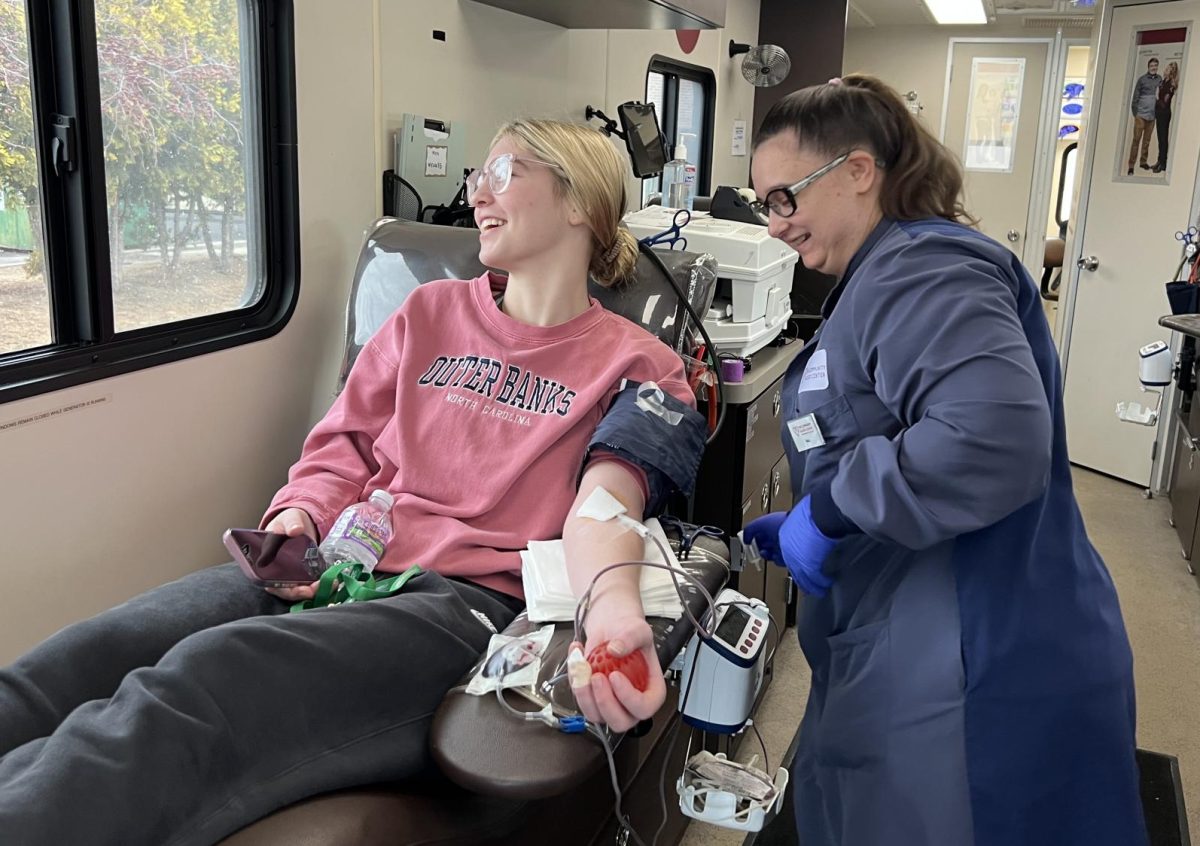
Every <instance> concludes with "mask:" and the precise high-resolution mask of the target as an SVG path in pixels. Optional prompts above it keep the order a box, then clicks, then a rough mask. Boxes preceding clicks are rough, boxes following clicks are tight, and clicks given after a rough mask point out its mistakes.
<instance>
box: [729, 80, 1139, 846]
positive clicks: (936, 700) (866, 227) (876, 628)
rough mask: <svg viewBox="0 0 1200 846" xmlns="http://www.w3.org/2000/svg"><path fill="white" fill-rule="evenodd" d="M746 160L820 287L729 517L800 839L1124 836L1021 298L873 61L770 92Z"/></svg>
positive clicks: (876, 843) (1113, 845)
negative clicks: (827, 287) (769, 605)
mask: <svg viewBox="0 0 1200 846" xmlns="http://www.w3.org/2000/svg"><path fill="white" fill-rule="evenodd" d="M752 175H753V180H754V188H755V192H756V193H757V195H758V197H759V198H760V201H761V205H760V208H761V211H762V212H763V213H765V214H767V215H768V218H769V228H770V232H771V234H772V235H774V236H775V237H777V238H781V239H782V240H784V241H786V242H787V243H788V244H790V245H791V246H792V247H793V248H794V249H795V250H796V251H797V252H798V253H799V254H800V257H801V259H802V260H803V262H804V264H805V266H806V267H809V268H812V269H814V270H818V271H821V272H823V273H827V274H830V275H832V276H834V277H836V278H837V280H838V281H837V285H836V287H835V288H834V290H833V292H832V293H831V294H830V295H829V298H828V300H827V301H826V302H825V304H824V306H823V309H822V317H823V318H824V319H823V322H822V323H821V326H820V328H819V329H818V330H817V333H816V335H815V336H814V337H813V339H812V340H811V341H810V342H809V343H808V344H807V345H806V346H805V348H804V350H803V351H802V352H801V353H800V355H799V356H798V357H797V359H796V360H795V363H794V364H793V365H792V366H791V369H790V370H789V372H788V374H787V377H786V380H785V383H784V395H785V406H784V408H785V414H784V425H783V428H782V437H783V441H784V445H785V447H786V450H787V454H788V459H789V461H790V463H791V474H792V489H793V490H794V491H795V492H796V501H795V504H794V507H793V508H792V510H791V511H789V512H776V513H773V514H769V515H767V516H765V517H761V518H759V519H758V520H755V521H753V522H752V523H750V524H749V526H747V527H746V530H745V533H744V534H745V536H746V538H747V539H748V540H755V541H756V542H757V543H758V545H759V547H760V548H761V549H762V550H763V551H764V553H765V554H766V555H767V557H769V558H771V559H772V560H774V561H775V562H777V563H779V564H782V565H784V566H786V567H787V568H788V570H789V571H790V572H791V574H792V577H793V578H794V580H795V581H796V584H797V585H798V586H799V588H800V590H801V591H802V592H803V595H802V597H801V600H800V607H799V612H798V614H797V629H798V631H799V637H800V643H801V646H802V648H803V650H804V654H805V656H806V657H807V659H808V662H809V664H810V665H811V667H812V691H811V693H810V695H809V701H808V706H807V709H806V711H805V714H804V719H803V722H802V723H801V728H800V745H799V750H798V752H797V754H796V758H795V762H794V764H793V767H792V783H793V784H794V785H795V799H796V823H797V826H798V828H799V834H800V844H801V846H1142V844H1145V842H1146V832H1145V825H1144V821H1143V816H1142V809H1141V804H1140V800H1139V796H1138V777H1137V768H1136V764H1135V761H1134V748H1135V746H1134V722H1135V721H1134V693H1133V662H1132V655H1131V653H1130V648H1129V642H1128V639H1127V637H1126V634H1125V627H1124V624H1123V622H1122V620H1121V611H1120V607H1119V606H1118V603H1117V595H1116V592H1115V590H1114V589H1113V584H1112V580H1111V579H1110V578H1109V574H1108V571H1107V570H1106V569H1105V566H1104V562H1103V561H1101V559H1100V556H1099V555H1097V553H1096V551H1095V549H1093V547H1092V545H1091V543H1090V542H1089V541H1088V538H1087V533H1086V531H1085V529H1084V525H1083V520H1082V518H1081V516H1080V513H1079V508H1078V506H1077V504H1076V502H1075V496H1074V493H1073V491H1072V487H1071V470H1070V466H1069V464H1068V459H1067V443H1066V434H1065V430H1064V425H1063V406H1062V393H1061V384H1062V378H1061V373H1060V370H1059V362H1058V358H1057V355H1056V353H1055V349H1054V344H1053V342H1052V340H1051V336H1050V330H1049V327H1048V326H1047V324H1046V319H1045V316H1044V315H1043V312H1042V307H1041V304H1040V302H1039V298H1038V291H1037V287H1036V286H1035V285H1034V283H1033V281H1032V279H1030V277H1029V275H1028V273H1026V271H1025V269H1024V268H1023V267H1022V266H1021V264H1020V263H1019V261H1018V260H1017V259H1016V257H1014V256H1013V254H1012V253H1011V252H1009V250H1007V249H1006V248H1005V247H1003V246H1001V245H1000V244H998V243H996V242H995V241H992V240H991V239H989V238H987V237H985V236H984V235H982V234H980V233H979V232H978V231H977V230H976V229H973V228H971V224H972V223H973V222H974V221H972V219H971V218H970V216H969V215H968V214H967V213H966V211H965V210H964V209H963V206H962V202H961V199H960V198H961V191H962V172H961V169H960V167H959V164H958V162H957V160H956V159H955V157H954V155H953V154H952V153H951V152H950V151H949V150H947V149H946V148H945V147H943V146H942V145H941V144H940V143H938V141H936V140H935V139H934V138H933V137H932V136H931V135H930V134H929V133H928V132H927V131H926V130H925V129H924V128H923V127H922V126H921V125H920V124H919V123H918V122H917V120H916V119H915V118H914V117H913V116H912V115H911V114H910V113H909V111H908V110H907V108H905V105H904V103H903V102H902V101H901V99H900V98H899V97H898V96H897V94H896V92H895V91H893V90H892V89H890V88H888V87H887V86H886V85H884V84H883V83H881V82H879V81H878V80H877V79H874V78H872V77H867V76H848V77H846V78H845V79H835V80H831V81H830V83H829V84H826V85H818V86H814V87H811V88H806V89H804V90H801V91H797V92H794V93H793V94H791V95H789V96H788V97H786V98H784V99H783V100H781V101H780V102H778V103H777V104H776V105H775V106H773V107H772V108H771V110H770V112H769V113H768V114H767V116H766V118H765V120H764V121H763V124H762V127H761V129H760V130H759V134H758V136H757V138H756V139H755V148H754V161H753V166H752Z"/></svg>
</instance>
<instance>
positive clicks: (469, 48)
mask: <svg viewBox="0 0 1200 846" xmlns="http://www.w3.org/2000/svg"><path fill="white" fill-rule="evenodd" d="M379 27H380V44H381V54H380V89H381V103H382V108H383V115H382V121H381V123H382V126H383V132H384V137H383V138H382V139H381V144H382V152H383V161H384V167H385V168H389V167H392V166H393V165H394V162H393V160H392V136H393V133H395V132H396V131H397V130H399V129H400V128H401V127H402V126H403V125H404V115H405V113H408V114H416V115H422V116H424V117H427V118H436V119H439V120H444V121H448V122H450V123H451V126H452V129H454V128H457V129H456V131H462V132H465V135H466V142H465V155H466V158H467V163H466V166H468V167H469V166H472V165H475V164H480V163H482V159H483V156H484V155H485V154H486V153H487V148H488V143H489V142H490V141H491V140H492V136H493V135H494V134H495V131H496V128H497V127H498V126H499V125H500V124H501V123H503V122H504V121H505V120H508V119H510V118H512V117H516V116H522V117H564V116H565V114H564V106H565V105H566V85H565V80H564V70H565V69H566V67H567V62H568V53H567V50H568V43H569V40H568V31H567V30H565V29H563V28H562V27H559V26H555V25H553V24H548V23H543V22H541V21H538V20H535V19H533V18H528V17H524V16H522V15H517V14H514V13H512V12H506V11H504V10H503V9H496V8H494V7H491V6H483V5H480V4H478V3H470V2H447V0H406V2H403V3H396V2H388V0H383V2H381V3H380V18H379ZM434 30H439V31H441V32H444V33H445V35H446V40H445V41H438V40H435V39H434V37H433V32H434Z"/></svg>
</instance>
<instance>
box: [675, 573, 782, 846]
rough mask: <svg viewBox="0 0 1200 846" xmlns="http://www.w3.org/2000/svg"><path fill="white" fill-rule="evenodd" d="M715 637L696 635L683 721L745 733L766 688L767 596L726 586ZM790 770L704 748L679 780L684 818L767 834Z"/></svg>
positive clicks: (687, 667)
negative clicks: (772, 771) (765, 828)
mask: <svg viewBox="0 0 1200 846" xmlns="http://www.w3.org/2000/svg"><path fill="white" fill-rule="evenodd" d="M713 611H714V613H713V619H712V621H711V623H710V624H709V626H708V629H709V631H710V632H712V635H711V637H707V638H703V637H701V636H700V635H699V634H694V635H692V639H691V641H690V642H689V643H688V648H687V655H686V657H685V659H684V667H683V678H682V680H681V681H680V689H681V690H682V691H683V693H682V694H681V696H680V700H679V711H680V714H681V715H682V719H683V721H684V722H685V723H687V724H688V725H690V726H694V727H696V728H700V729H703V730H705V731H708V732H715V733H717V734H734V733H736V732H738V731H740V730H741V729H742V728H743V727H744V726H745V725H746V722H747V720H749V719H750V711H751V710H752V709H753V707H754V700H755V699H757V698H758V693H759V691H760V690H761V689H762V680H763V670H764V668H765V665H766V660H767V649H766V647H767V641H768V635H770V634H771V615H770V612H769V611H768V610H767V606H766V603H764V602H763V601H762V600H761V599H750V598H748V597H746V596H744V595H742V594H740V593H738V592H737V591H736V590H731V589H729V588H726V589H725V590H722V591H721V593H720V594H718V595H717V598H716V601H715V602H714V604H713ZM787 783H788V771H787V769H786V768H784V767H780V768H779V769H778V770H777V771H776V772H775V774H774V775H773V776H772V775H769V774H768V773H765V772H762V771H761V770H758V769H756V768H754V767H753V766H752V764H739V763H736V762H734V761H730V760H728V759H727V758H726V757H725V755H724V754H717V755H712V754H710V753H708V752H706V751H702V752H700V753H699V754H698V755H695V756H693V757H691V758H689V759H688V761H687V765H686V766H685V767H684V770H683V773H682V775H680V776H679V778H678V780H677V781H676V783H675V791H676V792H677V793H678V794H679V809H680V811H682V812H683V814H684V815H685V816H688V817H691V818H693V819H697V820H702V821H704V822H707V823H712V824H713V825H719V826H722V827H724V828H732V829H737V830H739V831H761V830H762V827H763V824H764V823H765V822H766V821H767V820H768V819H770V818H771V817H773V816H774V815H775V814H776V813H778V812H779V809H780V808H781V807H783V800H784V796H785V794H786V792H787Z"/></svg>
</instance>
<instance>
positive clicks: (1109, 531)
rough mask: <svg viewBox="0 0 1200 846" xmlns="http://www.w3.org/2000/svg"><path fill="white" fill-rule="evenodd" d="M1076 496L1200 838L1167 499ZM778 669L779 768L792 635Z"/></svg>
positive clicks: (727, 841)
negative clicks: (1109, 580) (1110, 583)
mask: <svg viewBox="0 0 1200 846" xmlns="http://www.w3.org/2000/svg"><path fill="white" fill-rule="evenodd" d="M1075 492H1076V496H1077V498H1078V500H1079V506H1080V509H1081V510H1082V512H1083V517H1084V520H1085V521H1086V523H1087V527H1088V534H1089V535H1090V536H1091V539H1092V543H1093V544H1095V546H1096V548H1097V549H1098V550H1099V551H1100V554H1101V555H1102V556H1103V557H1104V560H1105V562H1106V563H1107V564H1108V568H1109V570H1110V571H1111V572H1112V576H1113V581H1114V582H1115V583H1116V586H1117V592H1118V594H1119V596H1120V598H1121V607H1122V610H1123V612H1124V615H1125V625H1126V627H1127V628H1128V630H1129V638H1130V641H1131V642H1132V644H1133V653H1134V661H1135V673H1136V683H1137V696H1138V745H1139V746H1140V747H1142V748H1144V749H1150V750H1153V751H1156V752H1165V753H1168V754H1171V755H1175V756H1177V757H1178V758H1179V768H1180V773H1181V775H1182V778H1183V790H1184V799H1185V802H1186V804H1187V810H1188V825H1189V827H1190V829H1191V831H1192V837H1193V838H1194V839H1196V838H1200V731H1198V730H1197V729H1196V724H1195V721H1194V717H1195V711H1194V709H1195V708H1196V703H1198V702H1200V585H1198V584H1197V582H1196V579H1195V578H1193V577H1192V576H1191V575H1189V574H1188V571H1187V567H1186V562H1184V561H1183V559H1182V558H1181V557H1180V554H1179V541H1178V538H1177V537H1176V535H1175V530H1174V529H1172V528H1171V526H1170V525H1169V524H1168V522H1167V520H1168V517H1169V516H1170V512H1171V508H1170V503H1169V502H1168V501H1167V500H1166V499H1165V498H1161V499H1157V498H1156V499H1150V500H1148V499H1145V498H1144V497H1143V496H1142V491H1141V489H1140V488H1137V487H1135V486H1133V485H1129V484H1126V483H1124V482H1118V481H1115V480H1113V479H1110V478H1108V477H1106V476H1101V475H1099V474H1096V473H1092V472H1089V471H1087V470H1082V469H1078V468H1077V469H1076V471H1075ZM777 661H778V664H779V668H778V672H777V673H776V678H775V682H774V683H773V684H772V685H771V688H770V689H769V690H768V692H767V696H766V698H765V699H764V701H763V705H762V707H761V708H760V710H759V713H758V726H759V730H760V731H761V732H762V734H763V738H764V740H765V741H766V746H767V752H768V755H769V757H770V760H769V763H770V765H771V766H772V767H777V766H778V765H779V764H778V761H779V758H780V756H781V755H782V754H783V752H784V751H785V750H786V749H787V746H788V744H789V743H790V742H791V739H792V736H793V735H794V734H795V731H796V726H797V725H798V724H799V721H800V714H801V712H802V710H803V708H804V699H805V697H806V696H807V693H808V680H809V679H808V667H807V666H806V665H805V663H804V658H803V656H802V655H801V654H800V649H799V646H798V645H797V644H796V640H795V636H794V631H793V630H791V629H789V630H788V632H787V634H786V635H785V637H784V645H783V647H781V649H780V655H779V657H778V659H777ZM758 748H759V747H758V743H757V742H756V741H753V740H752V741H751V742H749V743H745V744H743V746H742V749H743V753H742V754H743V756H747V755H748V754H749V753H750V752H751V751H755V750H758ZM760 754H761V752H760ZM760 766H761V763H760ZM744 839H745V834H744V833H741V832H736V831H729V830H726V829H721V828H717V827H715V826H711V825H705V824H702V823H693V824H692V825H691V826H690V827H689V829H688V831H687V833H686V835H685V836H684V839H683V841H682V843H683V846H739V844H741V843H742V842H743V840H744ZM1197 842H1200V839H1198V840H1197Z"/></svg>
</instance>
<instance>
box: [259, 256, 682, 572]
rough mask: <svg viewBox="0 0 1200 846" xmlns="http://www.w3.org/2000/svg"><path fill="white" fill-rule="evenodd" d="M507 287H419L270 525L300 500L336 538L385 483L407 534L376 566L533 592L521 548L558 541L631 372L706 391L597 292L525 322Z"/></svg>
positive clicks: (356, 376) (309, 453)
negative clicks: (572, 307) (591, 450)
mask: <svg viewBox="0 0 1200 846" xmlns="http://www.w3.org/2000/svg"><path fill="white" fill-rule="evenodd" d="M504 284H505V279H504V277H500V276H496V275H494V274H484V275H483V276H480V277H479V278H477V279H473V280H471V281H469V282H462V281H457V280H445V281H440V282H429V283H426V284H424V285H421V286H420V287H419V288H417V289H416V290H415V291H414V292H413V293H412V294H410V295H409V296H408V299H407V300H405V302H404V305H403V306H401V307H400V308H399V309H397V311H396V312H395V313H394V314H392V316H391V317H389V318H388V319H387V321H385V322H384V324H383V326H382V327H380V329H379V331H378V332H377V333H376V334H375V335H374V336H373V337H372V338H371V340H369V341H368V342H367V344H366V345H365V346H364V347H363V349H362V352H361V353H360V354H359V356H358V359H357V361H356V362H355V365H354V369H353V370H352V372H351V374H350V378H349V379H348V380H347V382H346V387H345V389H344V390H343V391H342V393H341V395H340V396H339V397H338V398H337V400H336V401H335V402H334V404H333V406H332V407H331V408H330V409H329V412H328V413H327V414H326V415H325V417H324V418H323V419H322V420H321V422H320V423H318V424H317V426H316V427H315V428H314V429H313V430H312V432H311V433H310V434H309V436H308V438H307V439H306V440H305V442H304V449H303V452H302V454H301V456H300V460H299V461H297V462H296V464H295V465H293V466H292V468H291V471H290V472H289V474H288V483H287V484H286V485H285V486H284V487H283V488H282V489H281V490H280V491H279V492H278V493H277V494H276V495H275V498H274V499H273V500H272V501H271V506H270V508H269V509H268V511H267V515H266V517H264V520H263V522H264V524H265V522H266V521H267V520H270V519H271V518H272V517H273V516H274V515H275V514H277V513H278V512H279V511H281V510H283V509H284V508H290V507H296V508H302V509H304V510H305V511H307V512H308V513H309V515H311V516H312V518H313V520H314V522H315V523H316V524H317V530H318V532H320V534H321V537H324V536H325V533H326V532H328V531H329V529H330V527H331V526H332V525H333V522H334V520H335V519H337V516H338V514H340V513H341V511H342V509H344V508H345V507H346V506H347V505H349V504H351V503H353V502H357V501H360V500H362V499H365V498H366V497H367V495H368V494H369V492H370V491H372V490H374V489H376V488H385V489H386V490H388V491H390V492H391V493H392V495H393V496H394V497H395V505H394V506H393V508H392V524H393V527H394V529H395V536H394V538H393V540H392V542H391V543H390V544H389V545H388V548H387V550H386V552H385V553H384V557H383V559H382V560H381V561H380V563H379V568H378V569H379V570H381V571H385V572H399V571H402V570H405V569H407V568H408V567H409V566H410V565H412V564H420V565H421V567H423V568H425V569H429V570H435V571H437V572H439V573H441V574H443V575H446V576H461V577H466V578H469V579H471V580H472V581H475V582H478V583H480V584H483V585H486V586H487V587H491V588H494V589H496V590H500V591H503V592H505V593H509V594H512V595H514V596H521V595H522V590H521V578H520V569H521V559H520V555H519V551H520V550H522V549H524V548H525V546H526V544H527V543H528V542H529V541H530V540H548V539H552V538H557V537H561V535H562V531H563V524H564V522H565V521H566V518H567V512H568V509H569V507H570V505H571V503H572V502H573V501H574V498H575V494H576V483H577V481H578V479H579V473H580V468H581V466H582V462H583V458H584V452H585V450H586V447H587V444H588V441H589V439H590V438H591V435H592V433H593V431H594V430H595V428H596V425H597V424H598V423H599V422H600V419H601V418H602V417H603V416H604V413H605V411H606V410H607V409H608V405H609V402H610V401H611V399H612V397H613V395H614V394H615V393H616V391H617V390H618V389H619V387H620V383H621V380H622V379H623V378H626V379H629V380H631V381H634V382H644V381H647V380H653V381H655V382H658V383H659V385H660V386H661V387H662V388H663V390H666V391H669V392H670V393H672V394H674V395H675V396H676V397H678V398H680V399H681V400H683V401H685V402H687V403H689V404H691V405H693V406H694V404H695V400H694V397H693V395H692V392H691V391H690V390H689V389H688V387H687V383H686V381H685V378H684V373H683V366H682V363H681V362H680V359H679V357H678V356H677V355H676V354H675V353H674V352H673V351H672V350H671V349H670V348H669V347H667V346H666V345H665V344H663V343H661V342H660V341H659V340H658V339H657V338H655V337H654V336H652V335H651V334H650V333H648V332H646V331H645V330H644V329H642V328H641V327H639V326H636V325H634V324H633V323H631V322H630V321H628V320H626V319H624V318H622V317H619V316H617V315H615V314H612V313H611V312H608V311H606V310H605V309H604V308H603V307H602V306H601V305H600V304H599V303H597V302H595V301H593V302H592V304H591V305H590V307H589V308H588V309H587V311H585V312H584V313H583V314H581V315H579V316H577V317H575V318H573V319H571V320H569V321H567V322H566V323H562V324H559V325H557V326H546V327H542V326H529V325H526V324H524V323H521V322H519V321H516V320H513V319H512V318H511V317H509V316H508V315H506V314H504V313H503V312H502V311H501V310H500V308H499V307H498V306H497V305H496V303H495V300H494V299H493V297H494V294H495V293H499V292H500V291H502V290H503V287H504ZM643 481H644V480H643Z"/></svg>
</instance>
